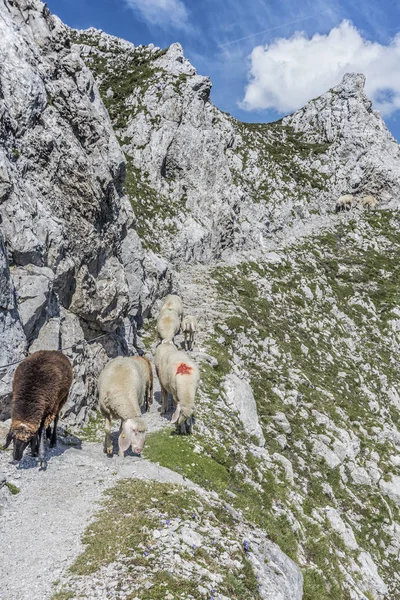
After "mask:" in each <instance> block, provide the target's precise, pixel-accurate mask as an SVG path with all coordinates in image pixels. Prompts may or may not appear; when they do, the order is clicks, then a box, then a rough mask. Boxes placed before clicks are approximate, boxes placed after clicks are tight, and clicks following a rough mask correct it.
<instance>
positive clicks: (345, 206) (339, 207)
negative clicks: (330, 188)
mask: <svg viewBox="0 0 400 600" xmlns="http://www.w3.org/2000/svg"><path fill="white" fill-rule="evenodd" d="M353 202H354V196H352V195H351V194H345V195H344V196H340V198H339V199H338V201H337V202H336V212H341V211H343V210H350V209H351V207H352V206H353Z"/></svg>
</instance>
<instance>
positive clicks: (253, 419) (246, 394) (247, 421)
mask: <svg viewBox="0 0 400 600" xmlns="http://www.w3.org/2000/svg"><path fill="white" fill-rule="evenodd" d="M224 388H225V392H226V399H227V402H228V405H229V406H231V407H232V408H233V409H234V410H236V411H237V412H238V413H239V416H240V419H241V421H242V423H243V426H244V429H245V430H246V432H247V433H248V434H249V435H253V436H255V437H256V438H257V440H258V442H259V444H260V446H264V444H265V439H264V435H263V432H262V429H261V426H260V423H259V422H258V414H257V406H256V401H255V400H254V395H253V392H252V389H251V387H250V385H249V384H248V383H247V381H244V380H243V379H240V378H239V377H238V376H237V375H234V374H230V375H227V376H226V377H225V382H224Z"/></svg>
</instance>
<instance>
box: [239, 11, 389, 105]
mask: <svg viewBox="0 0 400 600" xmlns="http://www.w3.org/2000/svg"><path fill="white" fill-rule="evenodd" d="M250 61H251V64H250V73H249V83H248V85H247V88H246V93H245V97H244V100H243V103H242V107H243V108H246V109H248V110H255V109H258V110H260V109H267V108H273V109H276V110H278V111H279V112H282V113H286V112H291V111H293V110H296V109H298V108H300V107H301V106H303V105H304V104H305V103H306V102H308V100H310V99H311V98H315V97H316V96H319V95H320V94H323V93H324V92H326V91H327V90H328V89H329V88H331V87H333V86H334V85H337V84H338V83H340V81H341V79H342V77H343V75H344V74H345V73H348V72H361V73H364V74H365V75H366V77H367V83H366V93H367V94H368V96H369V97H370V98H371V99H372V100H373V101H374V107H375V108H377V109H379V110H380V111H381V112H382V114H383V115H385V116H387V115H390V114H392V113H393V112H394V111H396V110H398V109H399V108H400V69H399V64H400V33H399V34H397V35H396V37H395V38H394V39H393V40H392V42H391V43H390V44H389V45H387V46H384V45H381V44H378V43H377V42H370V41H368V40H366V39H364V38H363V37H362V36H361V35H360V33H359V31H358V30H357V29H356V27H354V25H352V23H350V22H349V21H342V23H341V24H340V25H338V26H337V27H334V28H333V29H332V30H331V31H330V32H329V34H327V35H320V34H315V35H314V36H313V37H312V38H311V39H310V38H307V37H306V35H305V34H304V33H303V32H300V33H299V32H298V33H295V34H294V35H293V37H291V38H289V39H286V38H279V39H277V40H274V41H273V42H272V43H271V44H269V45H267V46H257V47H256V48H254V50H253V51H252V53H251V55H250Z"/></svg>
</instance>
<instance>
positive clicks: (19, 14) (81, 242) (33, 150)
mask: <svg viewBox="0 0 400 600" xmlns="http://www.w3.org/2000/svg"><path fill="white" fill-rule="evenodd" d="M0 14H1V19H0V61H1V64H2V69H1V75H0V78H1V89H2V97H1V99H0V134H1V137H2V139H3V140H4V143H3V145H2V147H1V149H0V202H1V204H0V214H1V219H2V221H1V231H2V236H3V237H4V242H5V246H6V248H7V253H8V259H9V261H10V263H11V264H12V268H11V274H10V272H9V270H8V266H7V261H6V254H5V252H6V250H5V248H4V246H3V242H1V260H2V266H1V269H2V273H1V275H2V278H1V306H2V313H1V321H0V327H1V330H2V331H4V332H6V335H5V337H4V336H3V335H2V336H1V341H0V344H1V345H2V346H3V344H4V352H2V356H1V361H2V362H4V364H7V363H9V362H12V361H13V359H21V358H23V355H22V350H23V349H24V348H25V337H26V340H27V346H28V350H29V351H30V352H32V351H35V350H37V349H39V348H48V349H50V348H52V349H57V348H65V347H69V346H72V345H74V344H76V343H77V342H80V341H82V340H90V339H92V338H95V337H96V338H97V337H98V336H99V335H101V334H103V333H107V334H108V335H107V336H106V337H104V338H102V339H101V340H99V342H98V343H97V342H96V343H95V344H92V345H90V346H88V345H85V346H80V348H84V350H75V349H71V350H70V351H69V354H70V358H71V359H72V361H73V363H74V367H75V372H76V374H77V377H78V376H79V382H76V383H75V384H74V387H73V391H72V394H71V397H70V401H69V410H70V411H71V412H72V414H75V413H76V414H78V413H79V414H80V417H79V419H78V420H80V419H81V418H83V417H84V416H85V414H86V411H84V413H85V414H83V413H82V407H83V406H85V407H86V409H87V408H88V407H89V406H90V405H91V404H93V402H94V399H95V394H93V393H92V392H93V389H94V381H95V377H96V375H97V373H98V371H99V370H100V369H101V367H102V366H103V364H104V361H105V360H107V357H108V356H111V355H113V354H114V353H116V352H123V351H125V350H126V348H127V343H128V340H127V339H126V337H127V334H126V332H125V328H124V322H125V318H126V317H127V316H128V315H129V318H130V323H131V328H130V329H132V327H133V328H136V320H135V319H136V318H137V317H138V315H139V316H140V314H141V311H142V306H143V305H144V306H145V308H146V310H147V311H149V309H150V302H151V301H150V302H149V300H148V299H147V294H146V295H145V299H143V298H142V293H143V286H144V282H145V279H146V276H145V271H144V254H143V250H142V246H141V242H140V239H139V237H138V235H137V234H136V232H135V230H134V226H135V215H134V213H133V210H132V207H131V205H130V203H129V201H128V199H127V198H126V197H124V194H123V189H122V183H123V179H124V176H125V160H124V157H123V154H122V152H121V150H120V148H119V145H118V142H117V139H116V137H115V134H114V131H113V129H112V126H111V122H110V119H109V117H108V113H107V111H106V109H105V107H104V105H103V103H102V101H101V98H100V95H99V92H98V89H97V86H96V84H95V82H94V80H93V76H92V74H91V72H90V71H89V69H88V68H87V67H86V66H85V64H84V63H83V61H82V60H81V58H80V56H79V54H78V53H77V52H76V50H75V49H74V47H73V46H72V45H71V42H70V36H69V31H68V29H67V28H66V27H65V26H64V25H63V24H62V23H61V22H60V21H59V20H58V19H57V17H54V16H52V15H50V13H49V11H48V10H47V9H46V8H45V6H44V4H42V3H41V2H40V1H39V0H33V1H32V2H25V1H24V0H20V1H18V2H14V3H10V2H8V1H7V0H2V1H1V2H0ZM153 271H154V273H153V274H152V275H151V276H150V278H149V281H148V283H147V286H148V287H151V286H153V287H154V288H155V290H158V284H157V278H158V276H160V277H161V278H162V277H166V278H168V275H167V274H166V273H167V271H168V268H167V266H165V267H164V270H161V273H158V271H157V269H156V268H155V269H153ZM153 277H155V278H156V280H153V279H152V278H153ZM155 293H158V292H155ZM153 298H154V294H153ZM131 337H132V338H133V337H134V336H133V335H131ZM95 357H96V358H95ZM2 373H3V374H4V375H5V377H3V379H2V381H1V383H0V385H1V386H2V388H1V390H0V398H2V400H1V402H2V405H1V406H2V407H3V405H4V402H5V399H9V392H10V380H11V377H12V373H13V369H12V368H11V369H10V370H6V371H5V372H4V371H2ZM3 388H4V389H3ZM2 410H6V408H5V405H4V408H2ZM72 414H71V418H72ZM76 414H75V416H76Z"/></svg>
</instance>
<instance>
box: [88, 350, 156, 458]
mask: <svg viewBox="0 0 400 600" xmlns="http://www.w3.org/2000/svg"><path fill="white" fill-rule="evenodd" d="M98 389H99V406H100V411H101V413H102V415H103V416H104V418H105V420H106V422H105V433H106V436H105V441H104V452H105V453H106V454H111V455H112V451H113V450H112V442H111V436H110V434H111V419H112V418H114V419H121V427H120V435H119V438H118V447H119V452H118V454H119V455H120V456H124V452H125V450H127V449H128V448H129V446H132V450H133V451H134V452H135V453H136V454H140V453H141V451H142V449H143V446H144V440H145V435H146V430H147V427H146V423H145V422H144V420H143V418H142V413H141V410H140V407H141V406H142V405H143V403H144V398H145V391H146V383H145V378H144V377H143V372H142V369H141V367H140V365H139V363H138V361H137V360H136V359H135V357H132V356H118V357H117V358H114V359H113V360H110V362H109V363H107V364H106V366H105V367H104V369H103V370H102V372H101V373H100V376H99V380H98Z"/></svg>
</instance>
